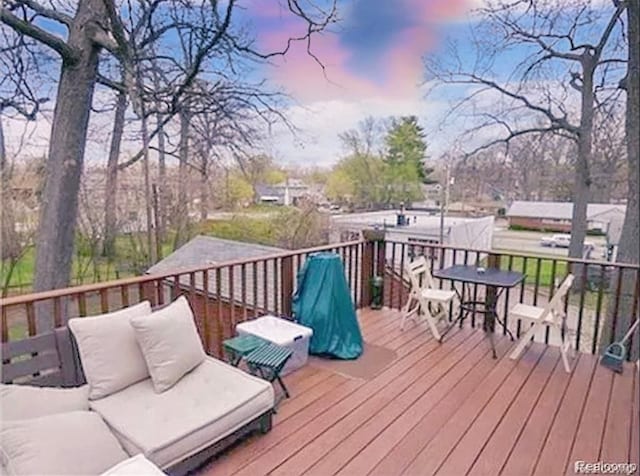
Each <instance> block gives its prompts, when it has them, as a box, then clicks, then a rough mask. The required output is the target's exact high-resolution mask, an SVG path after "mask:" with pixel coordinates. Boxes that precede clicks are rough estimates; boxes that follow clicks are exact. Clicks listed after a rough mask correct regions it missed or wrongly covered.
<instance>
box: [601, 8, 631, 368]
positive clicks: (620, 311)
mask: <svg viewBox="0 0 640 476" xmlns="http://www.w3.org/2000/svg"><path fill="white" fill-rule="evenodd" d="M627 3H628V6H627V39H628V42H629V50H628V62H627V74H626V76H625V78H624V81H623V86H624V88H625V90H626V93H627V108H626V122H625V133H626V146H627V209H626V212H625V217H624V224H623V226H622V233H621V236H620V244H619V246H618V253H617V256H616V260H617V261H618V262H621V263H631V264H636V265H637V264H638V263H639V262H640V259H639V256H638V255H639V254H640V233H639V232H638V230H640V217H639V216H638V215H640V209H639V204H638V202H639V200H640V2H639V1H638V0H629V1H628V2H627ZM618 280H620V281H618ZM639 286H640V283H639V282H638V273H637V272H635V271H633V270H628V271H626V272H625V273H624V275H617V276H616V277H615V279H614V280H613V282H612V284H611V288H610V291H611V292H614V290H616V291H617V288H619V289H620V296H621V300H620V302H619V303H616V304H612V305H611V306H610V308H609V312H608V313H607V316H606V320H605V322H604V323H603V325H602V327H601V329H602V331H601V333H600V344H601V345H602V346H605V345H608V344H609V343H610V342H611V341H612V340H618V341H619V340H620V339H621V338H622V336H623V335H624V334H625V333H626V332H627V329H628V328H629V326H630V325H631V323H632V322H633V321H634V320H635V319H637V318H638V312H640V311H639V310H638V307H637V305H636V304H634V300H635V299H637V296H638V287H639ZM634 309H635V310H636V314H635V315H633V310H634ZM614 324H615V328H614ZM632 342H633V343H634V345H633V346H632V348H631V349H630V355H631V358H632V359H637V358H638V356H639V354H640V345H639V342H640V339H638V337H637V333H636V336H635V339H632Z"/></svg>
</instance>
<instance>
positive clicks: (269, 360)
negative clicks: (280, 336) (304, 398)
mask: <svg viewBox="0 0 640 476" xmlns="http://www.w3.org/2000/svg"><path fill="white" fill-rule="evenodd" d="M292 355H293V351H292V350H291V349H287V348H286V347H281V346H279V345H275V344H267V345H263V346H260V347H258V348H256V349H255V350H253V351H252V352H251V353H249V354H248V355H245V357H244V360H245V362H246V363H247V367H249V371H250V372H251V373H252V374H253V375H256V376H258V377H260V378H263V379H264V380H266V381H268V382H270V383H272V384H273V382H275V381H277V382H278V384H280V388H282V391H283V392H284V395H285V397H286V398H289V391H288V390H287V387H285V385H284V382H283V381H282V379H281V378H280V372H281V371H282V369H283V368H284V365H285V364H286V363H287V360H289V358H290V357H291V356H292Z"/></svg>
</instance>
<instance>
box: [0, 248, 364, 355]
mask: <svg viewBox="0 0 640 476" xmlns="http://www.w3.org/2000/svg"><path fill="white" fill-rule="evenodd" d="M370 248H371V245H370V244H368V243H366V242H364V241H352V242H348V243H338V244H332V245H328V246H321V247H317V248H310V249H303V250H296V251H290V252H283V253H278V254H274V255H271V256H265V257H260V258H255V259H247V260H240V261H234V262H227V263H222V264H216V265H209V266H202V267H198V268H192V269H181V270H174V271H172V272H171V273H163V274H152V275H144V276H139V277H134V278H127V279H121V280H116V281H109V282H103V283H96V284H89V285H82V286H75V287H70V288H64V289H56V290H52V291H47V292H41V293H34V294H24V295H18V296H12V297H8V298H5V299H0V308H1V311H0V314H1V316H2V335H1V337H2V342H9V341H16V340H21V339H25V338H29V337H33V336H36V335H40V334H43V333H47V332H49V331H50V330H51V329H52V328H53V327H60V326H64V325H65V324H66V322H67V320H68V319H69V318H71V317H76V316H87V315H93V314H100V313H105V312H110V311H114V310H117V309H120V308H123V307H125V306H129V305H132V304H135V303H138V302H141V301H144V300H149V301H151V303H152V305H153V306H156V307H157V306H162V305H164V304H166V303H168V302H170V301H171V300H173V299H175V298H176V297H177V296H179V295H185V296H186V297H187V298H188V299H189V301H190V303H191V306H192V308H193V310H194V313H195V315H196V321H197V326H198V330H199V332H200V335H201V337H202V340H203V343H204V345H205V348H206V350H207V351H208V352H209V353H211V354H212V355H217V356H220V354H221V343H222V341H223V340H224V339H225V338H228V337H229V336H231V335H233V331H234V328H235V325H236V324H237V323H238V322H242V321H245V320H248V319H252V318H254V317H256V316H259V315H264V314H267V313H272V314H277V315H286V316H290V315H291V296H292V294H293V292H294V290H295V288H296V283H297V273H298V271H299V270H300V268H301V267H302V265H303V264H304V262H305V260H306V259H307V258H308V256H309V255H310V254H312V253H316V252H320V251H331V252H335V253H338V254H339V255H340V256H341V257H342V260H343V262H344V263H345V275H346V278H347V282H348V284H349V288H350V290H351V294H352V297H353V301H354V303H355V304H356V305H357V306H359V305H363V304H364V305H366V304H367V303H368V301H367V299H369V298H368V286H364V285H363V282H368V277H367V276H364V275H363V271H364V272H366V271H367V270H368V267H367V266H366V263H367V262H371V258H370V257H371V256H372V252H371V251H370ZM363 280H364V281H363Z"/></svg>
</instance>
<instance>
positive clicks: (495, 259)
mask: <svg viewBox="0 0 640 476" xmlns="http://www.w3.org/2000/svg"><path fill="white" fill-rule="evenodd" d="M487 268H497V269H500V255H494V254H492V253H491V254H489V256H488V258H487ZM497 299H498V289H497V288H494V287H491V286H487V290H486V294H485V297H484V303H485V309H497V306H498V303H497V302H496V301H497ZM496 318H497V316H494V319H493V320H492V322H493V329H486V330H488V331H489V332H494V331H495V325H496V324H495V319H496ZM506 319H507V317H506V316H505V321H504V325H505V327H506V325H507V320H506Z"/></svg>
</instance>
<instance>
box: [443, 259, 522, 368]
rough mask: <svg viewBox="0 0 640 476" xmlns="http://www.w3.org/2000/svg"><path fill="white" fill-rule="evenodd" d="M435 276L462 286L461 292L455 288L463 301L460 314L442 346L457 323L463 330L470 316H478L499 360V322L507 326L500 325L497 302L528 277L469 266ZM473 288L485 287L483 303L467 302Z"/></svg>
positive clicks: (512, 272) (459, 266)
mask: <svg viewBox="0 0 640 476" xmlns="http://www.w3.org/2000/svg"><path fill="white" fill-rule="evenodd" d="M432 275H433V277H434V278H438V279H444V280H448V281H452V282H453V283H456V282H460V283H462V286H461V290H460V291H459V290H458V288H457V287H456V286H455V285H454V286H453V289H454V290H455V292H456V294H457V295H458V298H459V300H460V311H459V313H458V316H457V317H456V319H455V320H454V321H453V323H452V324H451V326H449V328H447V329H446V330H445V331H444V333H443V334H442V336H441V338H440V341H441V342H442V340H443V339H444V336H445V335H446V334H447V332H449V330H451V328H452V327H454V326H455V325H456V323H459V324H460V327H462V324H463V322H464V319H465V318H466V317H467V316H468V315H469V314H470V313H475V312H477V313H480V314H482V315H484V319H483V323H482V329H483V330H484V331H485V332H486V333H488V334H489V340H490V341H491V351H492V353H493V358H494V359H495V358H497V356H496V348H495V343H494V340H493V334H494V330H495V323H496V320H497V321H498V322H500V323H501V324H503V326H504V323H502V321H500V318H499V316H498V309H497V307H498V298H499V297H500V295H501V294H502V293H503V292H504V291H505V290H508V289H511V288H513V287H515V286H517V285H518V284H520V283H521V282H522V281H524V278H525V275H524V274H523V273H520V272H518V271H506V270H502V269H498V268H482V267H479V266H467V265H454V266H450V267H448V268H444V269H440V270H434V271H433V273H432ZM472 285H482V286H486V288H487V292H486V298H485V300H484V301H477V300H472V299H466V300H465V296H471V289H470V288H471V286H472ZM504 327H505V330H506V332H507V333H508V334H509V337H511V340H513V335H512V334H511V331H509V329H507V328H506V326H504Z"/></svg>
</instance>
